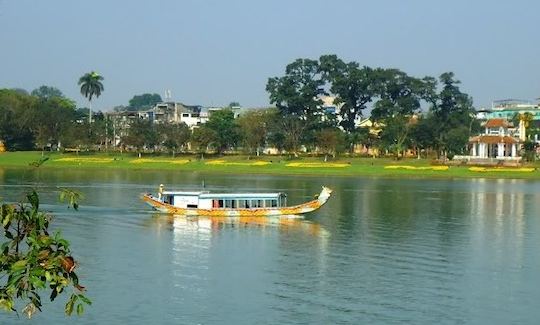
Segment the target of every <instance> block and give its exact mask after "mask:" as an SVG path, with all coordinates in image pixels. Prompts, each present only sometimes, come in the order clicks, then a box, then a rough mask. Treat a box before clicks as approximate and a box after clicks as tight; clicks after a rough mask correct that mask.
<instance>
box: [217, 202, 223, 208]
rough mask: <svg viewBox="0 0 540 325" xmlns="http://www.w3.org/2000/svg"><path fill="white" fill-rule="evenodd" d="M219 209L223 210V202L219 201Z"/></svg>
mask: <svg viewBox="0 0 540 325" xmlns="http://www.w3.org/2000/svg"><path fill="white" fill-rule="evenodd" d="M218 207H219V208H223V200H218Z"/></svg>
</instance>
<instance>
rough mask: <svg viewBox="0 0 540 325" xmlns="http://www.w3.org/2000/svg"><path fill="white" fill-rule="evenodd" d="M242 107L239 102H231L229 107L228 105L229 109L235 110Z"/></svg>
mask: <svg viewBox="0 0 540 325" xmlns="http://www.w3.org/2000/svg"><path fill="white" fill-rule="evenodd" d="M240 106H242V105H240V103H239V102H230V103H229V105H227V107H228V108H233V107H240Z"/></svg>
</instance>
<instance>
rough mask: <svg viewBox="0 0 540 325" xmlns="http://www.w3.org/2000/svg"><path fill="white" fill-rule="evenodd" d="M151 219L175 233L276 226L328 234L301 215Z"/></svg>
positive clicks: (156, 215)
mask: <svg viewBox="0 0 540 325" xmlns="http://www.w3.org/2000/svg"><path fill="white" fill-rule="evenodd" d="M150 220H151V224H152V226H153V227H156V228H157V229H158V230H161V229H163V228H167V229H172V230H173V231H174V233H175V234H179V235H181V234H183V233H186V234H188V233H189V234H192V233H200V234H209V235H211V234H212V233H215V232H217V231H219V230H221V229H235V228H236V229H239V228H257V229H260V230H264V229H266V228H278V229H280V230H282V231H286V230H290V229H294V230H298V231H303V232H305V233H307V234H310V235H312V236H317V237H325V236H328V232H327V231H326V230H325V229H324V228H323V227H322V226H321V225H319V224H317V223H315V222H312V221H308V220H305V219H304V217H302V216H282V217H204V216H201V217H190V216H184V215H168V214H161V213H155V214H154V215H153V216H152V218H151V219H150Z"/></svg>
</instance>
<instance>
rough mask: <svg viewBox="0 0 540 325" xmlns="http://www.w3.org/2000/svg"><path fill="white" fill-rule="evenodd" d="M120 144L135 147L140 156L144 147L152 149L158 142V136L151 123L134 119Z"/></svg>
mask: <svg viewBox="0 0 540 325" xmlns="http://www.w3.org/2000/svg"><path fill="white" fill-rule="evenodd" d="M122 142H123V143H124V144H125V145H128V146H133V147H135V148H136V149H137V151H138V152H139V155H140V153H141V151H142V150H143V148H144V147H146V148H154V147H155V146H156V145H157V144H158V142H159V136H158V133H157V130H156V127H155V125H154V124H153V123H152V122H151V121H148V120H142V119H136V120H135V121H133V122H132V123H131V125H130V127H129V129H128V134H127V135H126V136H124V137H123V138H122Z"/></svg>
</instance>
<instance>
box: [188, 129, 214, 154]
mask: <svg viewBox="0 0 540 325" xmlns="http://www.w3.org/2000/svg"><path fill="white" fill-rule="evenodd" d="M216 138H217V135H216V133H215V131H214V130H212V129H210V128H208V127H207V126H206V125H202V126H200V127H198V128H196V129H194V130H193V133H192V135H191V145H192V149H194V150H195V151H196V152H198V153H200V154H201V157H203V155H204V153H205V152H206V150H208V147H209V146H210V145H211V144H212V143H214V142H215V141H216Z"/></svg>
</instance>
